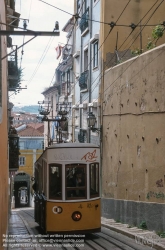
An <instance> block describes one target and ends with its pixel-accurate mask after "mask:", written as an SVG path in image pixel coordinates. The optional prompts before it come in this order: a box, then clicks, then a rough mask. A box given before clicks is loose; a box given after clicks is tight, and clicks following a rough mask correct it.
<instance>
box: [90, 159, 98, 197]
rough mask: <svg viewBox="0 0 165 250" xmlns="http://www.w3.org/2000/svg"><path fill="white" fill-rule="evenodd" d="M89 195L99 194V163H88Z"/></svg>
mask: <svg viewBox="0 0 165 250" xmlns="http://www.w3.org/2000/svg"><path fill="white" fill-rule="evenodd" d="M90 196H91V197H96V196H99V164H98V163H92V164H90Z"/></svg>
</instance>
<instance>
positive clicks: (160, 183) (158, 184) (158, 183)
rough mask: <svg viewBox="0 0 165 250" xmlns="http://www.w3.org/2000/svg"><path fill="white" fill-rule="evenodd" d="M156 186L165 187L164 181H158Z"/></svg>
mask: <svg viewBox="0 0 165 250" xmlns="http://www.w3.org/2000/svg"><path fill="white" fill-rule="evenodd" d="M156 186H157V187H163V180H162V179H160V180H157V182H156Z"/></svg>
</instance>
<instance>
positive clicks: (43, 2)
mask: <svg viewBox="0 0 165 250" xmlns="http://www.w3.org/2000/svg"><path fill="white" fill-rule="evenodd" d="M39 1H40V2H43V3H45V4H47V5H49V6H51V7H53V8H55V9H58V10H60V11H62V12H64V13H66V14H69V15H71V16H73V14H71V13H69V12H67V11H65V10H62V9H60V8H58V7H56V6H54V5H52V4H49V3H46V2H44V1H42V0H39Z"/></svg>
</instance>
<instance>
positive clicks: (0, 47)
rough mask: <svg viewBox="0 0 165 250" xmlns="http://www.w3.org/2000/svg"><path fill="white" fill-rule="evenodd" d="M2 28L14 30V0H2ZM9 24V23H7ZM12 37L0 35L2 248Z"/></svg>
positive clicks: (5, 218) (7, 185) (7, 203)
mask: <svg viewBox="0 0 165 250" xmlns="http://www.w3.org/2000/svg"><path fill="white" fill-rule="evenodd" d="M0 6H1V7H0V30H14V28H13V27H10V26H8V25H9V23H10V21H11V18H10V16H9V15H12V16H13V17H15V16H17V17H18V16H19V13H16V12H15V5H14V1H12V0H8V1H4V0H0ZM6 24H7V25H6ZM14 25H15V27H17V26H18V21H16V22H15V23H14ZM10 41H11V39H10V38H9V37H7V36H4V35H3V36H2V35H0V57H1V60H0V134H1V140H0V153H1V157H0V169H1V175H0V204H1V207H0V248H1V249H4V247H3V242H2V240H3V234H7V233H8V226H7V225H8V213H9V210H10V179H9V176H10V174H9V173H10V170H11V169H9V144H8V133H9V131H10V130H9V128H10V120H9V116H10V104H9V102H8V90H9V84H10V82H9V74H10V69H9V68H10V67H9V64H10V63H8V60H7V58H6V54H7V47H10Z"/></svg>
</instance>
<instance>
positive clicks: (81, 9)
mask: <svg viewBox="0 0 165 250" xmlns="http://www.w3.org/2000/svg"><path fill="white" fill-rule="evenodd" d="M39 1H40V0H39ZM84 3H85V0H84V1H83V3H82V5H81V8H80V10H79V13H80V12H81V10H82V8H83V5H84ZM77 20H78V19H77V18H76V21H75V22H74V24H73V27H72V30H71V33H70V36H71V35H72V32H73V30H74V27H75V25H76V23H77ZM68 42H69V38H68V41H67V43H66V44H65V46H67V45H68ZM65 46H64V47H65ZM72 49H73V48H72ZM60 60H62V58H61V59H60ZM59 64H60V63H59ZM58 67H59V65H58ZM53 78H54V75H53ZM51 83H52V81H51ZM51 83H50V85H49V87H50V86H51ZM59 85H61V84H60V83H59V84H58V85H57V86H59Z"/></svg>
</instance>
